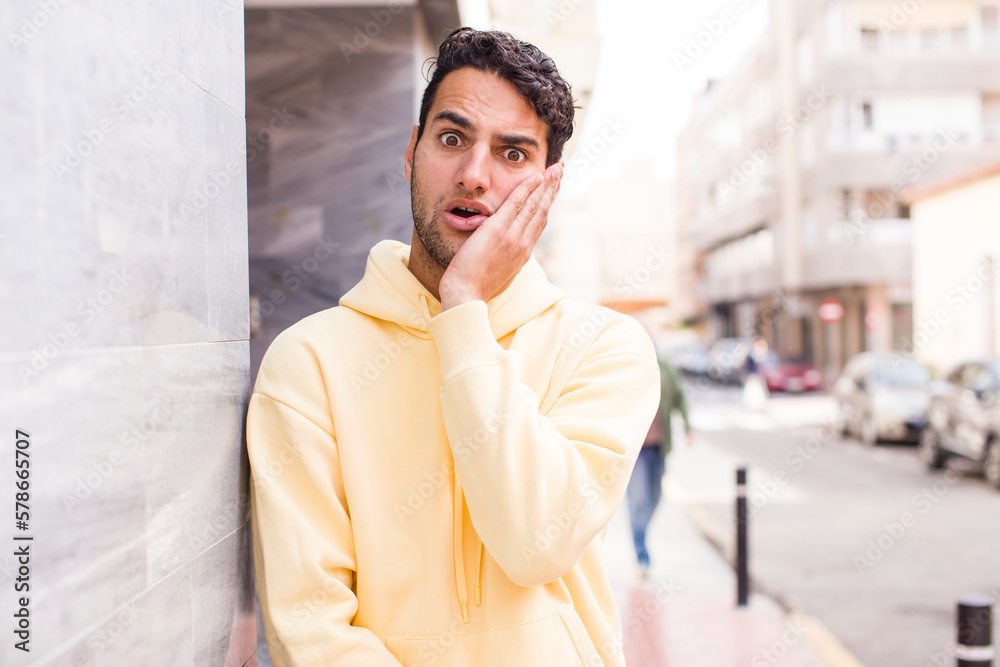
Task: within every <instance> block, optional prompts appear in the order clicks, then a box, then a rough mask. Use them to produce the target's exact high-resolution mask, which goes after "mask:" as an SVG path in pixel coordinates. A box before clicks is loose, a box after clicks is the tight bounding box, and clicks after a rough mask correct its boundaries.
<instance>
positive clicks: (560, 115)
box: [417, 28, 576, 167]
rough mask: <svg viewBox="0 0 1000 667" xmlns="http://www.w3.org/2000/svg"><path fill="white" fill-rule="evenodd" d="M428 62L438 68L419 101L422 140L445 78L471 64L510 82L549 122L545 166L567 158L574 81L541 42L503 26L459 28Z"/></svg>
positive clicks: (418, 134)
mask: <svg viewBox="0 0 1000 667" xmlns="http://www.w3.org/2000/svg"><path fill="white" fill-rule="evenodd" d="M429 62H430V63H431V67H433V76H431V78H430V80H429V82H428V84H427V88H425V89H424V96H423V99H422V100H421V102H420V124H419V126H418V128H417V141H420V137H421V136H422V135H423V133H424V125H425V124H426V122H427V114H428V112H429V111H430V109H431V105H432V104H434V97H435V95H436V94H437V89H438V86H439V85H441V80H442V79H444V77H445V76H447V75H448V73H449V72H454V71H455V70H457V69H461V68H463V67H472V68H473V69H477V70H480V71H482V72H489V73H491V74H495V75H496V76H498V77H500V78H501V79H504V80H505V81H508V82H510V83H511V84H512V85H513V86H514V88H516V89H517V92H519V93H520V94H521V96H522V97H524V99H525V100H527V101H528V103H530V104H531V106H532V108H533V109H534V110H535V113H536V114H538V117H539V118H540V119H541V120H542V121H543V122H544V123H545V124H546V125H547V126H548V136H547V137H546V143H547V144H548V146H547V148H548V153H547V156H546V159H545V166H546V167H549V166H551V165H553V164H555V163H556V162H558V161H559V159H560V158H561V157H562V151H563V146H564V145H565V144H566V141H567V140H568V139H569V138H570V137H571V136H572V135H573V114H574V112H575V109H576V107H575V106H574V105H573V95H572V93H571V91H570V85H569V84H568V83H567V82H566V80H565V79H563V78H562V76H560V75H559V70H557V69H556V64H555V63H554V62H552V58H549V57H548V56H547V55H545V54H544V53H542V52H541V50H539V48H538V47H537V46H535V45H534V44H529V43H528V42H522V41H521V40H519V39H516V38H514V37H512V36H511V35H509V34H508V33H505V32H500V31H499V30H488V31H481V30H474V29H472V28H459V29H458V30H455V31H454V32H452V33H451V34H450V35H448V37H447V38H446V39H445V40H444V41H443V42H442V43H441V46H440V48H439V49H438V55H437V58H432V59H431V60H430V61H429ZM429 73H430V72H429Z"/></svg>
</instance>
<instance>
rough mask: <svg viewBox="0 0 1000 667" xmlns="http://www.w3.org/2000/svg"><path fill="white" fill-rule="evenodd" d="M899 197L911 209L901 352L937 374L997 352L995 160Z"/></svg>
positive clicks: (999, 173)
mask: <svg viewBox="0 0 1000 667" xmlns="http://www.w3.org/2000/svg"><path fill="white" fill-rule="evenodd" d="M907 199H908V200H912V204H911V211H912V215H913V223H912V224H913V338H912V340H911V341H910V342H909V344H908V346H907V348H906V349H907V351H910V352H912V353H913V354H914V355H915V356H917V357H918V358H919V359H921V360H922V361H924V362H926V363H928V364H931V365H932V366H934V367H936V368H938V369H939V370H941V371H943V372H946V371H947V370H948V369H949V368H950V367H952V366H954V365H955V364H957V363H959V362H962V361H970V360H974V359H984V358H990V357H996V356H998V355H1000V214H998V212H1000V163H998V164H997V165H995V166H993V167H990V168H987V169H985V170H981V171H979V172H977V173H974V174H971V175H969V176H967V177H964V178H961V179H958V180H955V181H951V182H948V183H943V184H940V185H937V186H931V187H930V188H927V189H924V190H923V191H918V192H914V193H912V194H911V195H910V196H909V197H908V198H907ZM955 239H961V240H962V241H963V243H955Z"/></svg>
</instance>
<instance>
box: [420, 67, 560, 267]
mask: <svg viewBox="0 0 1000 667" xmlns="http://www.w3.org/2000/svg"><path fill="white" fill-rule="evenodd" d="M547 130H548V128H547V126H546V125H545V123H544V122H543V121H542V120H541V119H540V118H539V117H538V116H537V115H536V114H535V112H534V110H533V109H532V108H531V105H530V104H529V103H528V101H527V100H525V99H524V98H523V97H521V95H520V93H518V92H517V89H516V88H514V86H512V85H511V84H510V83H508V82H507V81H504V80H503V79H501V78H499V77H497V76H495V75H493V74H489V73H487V72H481V71H479V70H475V69H472V68H470V67H464V68H462V69H458V70H455V71H454V72H450V73H449V74H447V75H446V76H445V77H444V79H442V80H441V84H440V85H439V86H438V90H437V95H436V96H435V98H434V103H433V105H432V106H431V108H430V110H429V111H428V113H427V120H426V125H425V127H424V132H423V136H421V137H420V142H419V143H417V128H416V127H414V128H413V132H412V134H411V135H410V144H409V146H407V148H406V156H405V158H404V165H405V172H406V178H407V180H409V181H410V195H411V199H412V205H413V226H414V230H415V232H416V234H415V238H414V244H413V249H412V252H415V253H423V254H426V255H427V256H428V257H429V258H430V259H432V260H433V261H434V262H435V263H437V264H438V265H439V266H441V267H447V266H448V263H449V262H451V258H452V257H454V256H455V253H457V252H458V250H459V248H461V247H462V244H463V243H465V241H466V239H468V238H469V237H470V236H471V235H472V232H474V231H475V230H476V229H477V228H478V227H479V225H481V224H482V223H483V221H484V220H485V219H486V218H487V217H488V216H491V215H493V213H495V212H496V210H497V209H498V208H499V207H500V205H501V204H503V202H504V200H505V199H507V196H508V195H509V194H510V193H511V191H512V190H513V189H514V188H515V187H517V185H518V184H519V183H521V181H523V180H524V179H525V178H527V177H528V176H531V175H532V174H537V173H541V172H542V171H544V170H545V159H546V155H547V147H546V143H545V140H546V134H547ZM418 242H419V245H420V246H422V247H418Z"/></svg>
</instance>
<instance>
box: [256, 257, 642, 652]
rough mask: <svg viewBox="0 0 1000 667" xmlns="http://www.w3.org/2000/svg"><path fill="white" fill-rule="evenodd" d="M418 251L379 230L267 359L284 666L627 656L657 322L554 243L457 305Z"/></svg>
mask: <svg viewBox="0 0 1000 667" xmlns="http://www.w3.org/2000/svg"><path fill="white" fill-rule="evenodd" d="M408 259H409V246H406V245H403V244H401V243H398V242H395V241H383V242H381V243H379V244H378V245H376V246H375V247H374V248H373V249H372V251H371V254H370V256H369V259H368V263H367V266H366V268H365V275H364V278H363V279H362V280H361V282H360V283H358V285H357V286H355V287H354V289H352V290H351V291H350V292H348V293H347V294H346V295H344V297H343V298H342V299H341V300H340V306H339V307H336V308H330V309H328V310H325V311H322V312H319V313H316V314H315V315H312V316H310V317H307V318H305V319H303V320H302V321H301V322H299V323H297V324H296V325H294V326H292V327H290V328H289V329H287V330H286V331H284V332H283V333H282V334H281V335H279V336H278V337H277V338H276V339H275V341H274V343H272V345H271V347H270V348H269V349H268V351H267V354H266V355H265V357H264V360H263V362H262V364H261V367H260V372H259V374H258V377H257V383H256V386H255V388H254V393H253V396H252V398H251V401H250V408H249V414H248V417H247V446H248V449H249V454H250V465H251V471H252V475H251V491H252V496H251V499H252V500H251V508H252V512H253V544H254V566H255V569H256V574H257V587H258V591H259V594H260V601H261V607H262V610H263V617H264V624H265V629H266V632H267V641H268V648H269V651H270V655H271V660H272V662H273V664H274V665H275V666H276V667H282V666H284V665H300V666H303V667H316V666H319V665H337V666H338V667H339V666H341V665H357V666H358V667H378V666H382V665H400V664H402V665H406V666H410V665H421V666H429V665H434V666H435V667H494V666H495V667H501V666H503V667H508V666H513V667H568V666H574V665H581V664H582V665H587V666H588V667H591V666H594V667H597V666H600V665H616V666H621V665H624V664H625V662H624V658H623V654H622V649H621V633H620V623H619V619H618V613H617V610H616V608H615V604H614V600H613V599H612V596H611V590H610V587H609V584H608V577H607V569H606V565H605V562H604V554H603V539H604V532H605V527H606V525H607V523H608V521H609V520H610V519H611V516H612V515H613V514H614V512H615V509H616V508H617V507H618V505H619V503H620V501H621V499H622V496H623V495H624V493H625V487H626V485H627V483H628V478H629V475H630V473H631V470H632V465H633V463H634V461H635V457H636V456H637V454H638V452H639V448H640V447H641V445H642V441H643V436H644V435H645V434H646V430H647V428H648V427H649V424H650V422H651V421H652V418H653V415H654V413H655V412H656V407H657V403H658V399H659V371H658V368H657V365H656V358H655V354H654V351H653V346H652V344H651V342H650V340H649V337H648V336H647V335H646V333H645V332H644V331H643V330H642V328H641V327H640V326H639V325H638V323H636V322H635V320H633V319H631V318H628V317H625V316H622V315H619V314H617V313H615V312H613V311H610V310H607V309H604V308H600V307H597V306H589V305H585V304H581V303H577V302H573V301H570V300H567V299H565V298H564V295H563V293H562V292H561V291H560V290H558V289H557V288H555V287H554V286H552V285H551V284H550V283H549V282H548V281H547V280H546V279H545V275H544V273H543V272H542V269H541V267H540V266H539V265H538V263H537V262H536V261H535V260H534V259H531V260H530V261H529V263H528V264H527V265H525V267H524V268H523V269H522V270H521V272H520V273H519V274H518V275H517V277H516V278H515V279H514V281H513V283H512V284H511V285H510V287H508V289H507V290H505V291H504V292H503V293H502V294H500V295H498V296H497V297H495V298H494V299H492V300H491V301H490V302H489V304H486V303H483V302H481V301H477V302H472V303H466V304H463V305H462V306H459V307H456V308H453V309H451V310H449V311H447V312H445V313H443V314H440V304H439V303H438V302H437V300H436V299H434V297H433V296H431V294H430V293H429V292H427V290H426V289H424V287H423V286H422V285H421V284H420V282H419V281H418V280H417V279H416V278H415V277H414V276H413V274H411V273H410V271H409V269H408V268H407V267H406V262H407V261H408Z"/></svg>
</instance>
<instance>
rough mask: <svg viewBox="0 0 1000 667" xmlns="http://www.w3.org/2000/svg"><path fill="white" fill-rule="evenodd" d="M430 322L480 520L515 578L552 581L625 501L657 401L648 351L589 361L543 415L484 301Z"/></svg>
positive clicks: (461, 465) (468, 489)
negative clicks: (494, 333)
mask: <svg viewBox="0 0 1000 667" xmlns="http://www.w3.org/2000/svg"><path fill="white" fill-rule="evenodd" d="M435 319H436V320H437V321H435V322H432V333H434V335H435V340H436V341H437V342H438V346H439V354H440V355H441V360H442V372H443V381H442V392H441V401H442V408H443V413H444V420H445V425H446V428H447V431H448V438H449V442H450V443H451V447H452V453H453V455H454V457H455V470H456V474H457V475H458V478H459V480H460V481H461V483H462V486H463V488H464V490H465V493H466V497H467V502H468V505H469V512H470V514H471V516H472V518H473V523H474V525H475V526H476V529H477V531H478V532H479V533H480V537H481V538H482V539H483V543H484V544H485V545H486V548H487V550H489V552H490V554H491V555H492V556H493V557H494V558H495V559H496V560H497V562H498V563H499V564H500V566H501V567H502V568H503V569H504V571H505V572H506V573H507V574H508V576H510V577H511V579H512V580H513V581H515V582H516V583H519V584H522V585H537V584H542V583H547V582H549V581H552V580H554V579H556V578H558V577H560V576H562V575H563V574H565V572H566V571H568V570H569V569H570V568H571V567H572V566H573V564H574V563H576V561H577V560H578V559H579V557H580V555H581V554H582V553H583V551H584V550H585V549H586V547H587V545H588V544H589V543H590V542H591V541H592V540H593V539H594V537H596V535H597V534H598V532H599V531H600V530H601V529H602V528H603V527H604V526H605V525H606V524H607V522H608V521H609V520H610V518H611V516H612V515H613V514H614V512H615V510H616V509H617V507H618V505H619V503H620V502H621V498H622V496H623V495H624V492H625V488H626V486H627V484H628V479H629V476H630V474H631V470H632V465H633V463H634V459H635V456H636V455H637V453H638V447H639V446H640V445H641V443H642V440H643V437H644V436H645V433H646V430H647V428H648V426H649V422H650V420H651V419H652V417H653V414H654V412H655V410H656V405H657V401H658V394H659V392H658V387H659V385H658V383H657V369H656V366H655V363H654V362H653V361H652V358H651V351H650V354H645V350H644V349H642V348H639V349H636V348H635V347H633V348H632V349H631V350H629V351H626V352H625V353H624V354H617V355H615V354H609V355H602V356H601V357H600V358H595V359H591V360H589V361H588V362H587V363H586V364H585V366H582V367H581V369H580V371H579V372H578V373H577V374H575V375H574V377H573V382H572V383H571V384H572V388H571V390H568V391H567V392H565V394H564V396H562V397H560V399H559V400H558V401H557V403H556V405H555V406H553V408H552V410H550V411H549V413H548V414H547V415H541V414H539V405H538V399H537V397H536V395H535V394H534V392H533V391H532V390H531V389H530V388H529V387H528V386H527V385H525V384H524V383H523V382H521V381H520V378H519V377H518V366H519V362H518V358H517V355H516V354H514V353H511V352H507V351H504V350H503V348H501V347H500V346H499V344H497V343H496V341H495V340H494V339H493V336H492V332H491V331H490V329H489V323H488V320H487V319H486V309H485V304H480V306H466V307H464V308H462V309H460V310H459V312H455V313H452V314H450V315H448V316H446V317H445V318H441V319H439V318H435ZM644 354H645V356H644Z"/></svg>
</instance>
